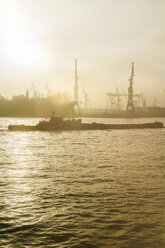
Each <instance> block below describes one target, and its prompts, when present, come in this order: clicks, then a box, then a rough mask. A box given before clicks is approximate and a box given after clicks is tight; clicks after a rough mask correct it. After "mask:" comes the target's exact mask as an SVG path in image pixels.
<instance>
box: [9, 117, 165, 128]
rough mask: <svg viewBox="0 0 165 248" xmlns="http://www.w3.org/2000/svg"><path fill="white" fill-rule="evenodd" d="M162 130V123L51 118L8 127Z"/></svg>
mask: <svg viewBox="0 0 165 248" xmlns="http://www.w3.org/2000/svg"><path fill="white" fill-rule="evenodd" d="M146 128H164V126H163V123H162V122H153V123H142V124H104V123H97V122H93V123H82V120H81V119H63V118H62V117H55V116H52V117H51V118H50V119H49V120H48V121H46V120H42V121H40V122H39V123H38V124H37V125H35V126H29V125H9V126H8V130H10V131H69V130H106V129H146Z"/></svg>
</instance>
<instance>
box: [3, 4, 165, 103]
mask: <svg viewBox="0 0 165 248" xmlns="http://www.w3.org/2000/svg"><path fill="white" fill-rule="evenodd" d="M75 58H78V74H79V86H80V93H81V92H82V88H83V87H85V88H86V91H87V92H88V93H89V96H90V100H91V103H93V104H95V105H96V106H97V105H99V104H101V103H102V105H104V103H105V94H106V92H112V91H115V89H116V87H118V89H119V91H122V92H127V88H128V78H129V77H130V70H131V62H132V61H134V63H135V85H134V88H135V92H136V93H141V92H143V93H144V94H145V95H146V97H147V100H148V104H152V103H153V99H155V101H156V99H158V104H159V105H165V91H164V90H165V0H0V94H1V95H4V96H9V97H10V96H11V95H13V94H22V93H24V92H25V90H26V88H29V89H30V88H31V84H32V82H34V83H35V86H36V88H37V89H38V90H39V91H41V92H44V90H45V89H44V87H45V82H46V81H48V84H49V87H50V88H51V89H52V90H53V91H59V90H63V91H65V90H67V91H69V92H70V93H72V91H73V83H74V59H75ZM96 102H97V104H96Z"/></svg>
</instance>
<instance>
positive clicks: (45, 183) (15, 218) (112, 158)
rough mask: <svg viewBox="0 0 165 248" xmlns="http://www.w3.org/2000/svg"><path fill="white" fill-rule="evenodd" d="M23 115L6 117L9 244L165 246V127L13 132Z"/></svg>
mask: <svg viewBox="0 0 165 248" xmlns="http://www.w3.org/2000/svg"><path fill="white" fill-rule="evenodd" d="M159 120H161V121H163V122H164V123H165V119H159ZM85 121H88V120H85ZM97 121H101V122H103V121H104V122H106V123H108V122H109V123H110V122H120V123H122V122H123V123H127V122H131V123H137V122H146V121H150V122H151V121H155V119H154V120H152V119H147V120H145V119H116V120H115V119H105V120H104V119H102V120H97ZM22 122H23V123H27V124H36V123H37V122H38V119H12V118H8V119H5V118H0V130H1V131H0V142H1V146H0V247H1V248H19V247H20V248H24V247H31V248H33V247H37V248H49V247H53V248H54V247H58V248H109V247H113V248H124V247H127V248H134V247H137V248H139V247H142V248H144V247H146V248H154V247H155V248H157V247H159V248H164V247H165V211H164V210H165V207H164V206H165V129H146V130H113V131H110V130H102V131H69V132H57V133H53V132H8V131H7V126H8V124H11V123H22Z"/></svg>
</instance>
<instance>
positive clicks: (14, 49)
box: [6, 38, 37, 65]
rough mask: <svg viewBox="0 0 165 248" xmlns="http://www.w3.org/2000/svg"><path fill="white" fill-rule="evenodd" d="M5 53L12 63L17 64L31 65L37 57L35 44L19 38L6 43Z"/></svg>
mask: <svg viewBox="0 0 165 248" xmlns="http://www.w3.org/2000/svg"><path fill="white" fill-rule="evenodd" d="M6 53H7V57H8V58H9V59H10V60H11V61H12V62H13V63H15V64H19V65H33V64H34V63H35V61H36V59H37V49H36V48H35V45H34V44H33V43H32V42H28V41H26V40H23V39H20V38H18V39H14V40H10V42H8V43H7V47H6Z"/></svg>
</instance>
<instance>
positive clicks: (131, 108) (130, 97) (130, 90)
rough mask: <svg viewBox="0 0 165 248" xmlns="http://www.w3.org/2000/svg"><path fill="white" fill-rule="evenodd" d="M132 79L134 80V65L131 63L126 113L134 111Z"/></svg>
mask: <svg viewBox="0 0 165 248" xmlns="http://www.w3.org/2000/svg"><path fill="white" fill-rule="evenodd" d="M133 78H134V63H132V71H131V77H130V78H129V79H128V81H129V82H130V84H129V87H128V102H127V111H129V112H133V111H134V102H133Z"/></svg>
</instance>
